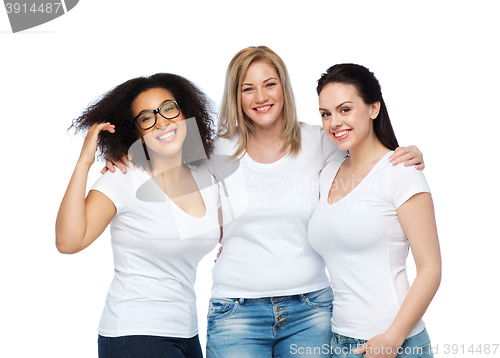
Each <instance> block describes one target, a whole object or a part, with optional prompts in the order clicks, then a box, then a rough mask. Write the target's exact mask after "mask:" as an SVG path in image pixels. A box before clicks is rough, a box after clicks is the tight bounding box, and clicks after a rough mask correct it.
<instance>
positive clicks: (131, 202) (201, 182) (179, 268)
mask: <svg viewBox="0 0 500 358" xmlns="http://www.w3.org/2000/svg"><path fill="white" fill-rule="evenodd" d="M191 172H192V174H193V177H194V179H195V181H196V184H197V185H198V188H199V189H200V193H201V196H202V198H203V201H204V203H205V208H206V214H205V216H203V217H202V218H195V217H193V216H190V215H188V214H187V213H186V212H184V211H183V210H181V209H180V208H179V207H177V205H175V203H174V202H172V201H171V200H170V199H169V198H168V197H167V196H166V195H165V194H164V193H163V191H162V190H161V189H160V188H158V187H157V186H156V184H155V183H154V182H153V181H152V179H151V177H150V176H149V175H148V174H147V172H145V171H144V170H143V169H140V168H137V169H136V170H135V171H134V170H128V171H127V173H126V174H123V173H121V172H120V171H116V173H114V174H113V173H110V172H108V173H106V174H104V175H103V176H101V177H100V178H99V179H98V180H97V182H96V183H95V184H94V186H93V187H92V190H98V191H100V192H102V193H103V194H104V195H106V196H107V197H108V198H109V199H110V200H111V201H112V202H113V203H114V205H115V207H116V210H117V213H116V215H115V217H114V218H113V219H112V220H111V223H110V232H111V244H112V249H113V257H114V264H115V274H114V278H113V281H112V282H111V285H110V287H109V291H108V296H107V298H106V304H105V307H104V311H103V314H102V317H101V322H100V324H99V334H100V335H103V336H107V337H117V336H126V335H152V336H167V337H181V338H191V337H193V336H195V335H196V334H197V333H198V319H197V315H196V302H195V301H196V296H195V291H194V287H193V285H194V282H195V279H196V267H197V265H198V262H199V261H200V260H201V258H202V257H203V256H205V255H206V254H207V253H209V252H210V251H211V250H212V249H213V248H214V247H215V245H216V244H217V241H218V238H219V235H220V231H219V224H218V216H217V209H218V207H219V195H218V186H217V185H216V184H213V185H212V183H213V177H212V175H211V174H210V173H209V172H208V171H207V170H206V169H203V168H201V167H200V168H198V169H193V170H191Z"/></svg>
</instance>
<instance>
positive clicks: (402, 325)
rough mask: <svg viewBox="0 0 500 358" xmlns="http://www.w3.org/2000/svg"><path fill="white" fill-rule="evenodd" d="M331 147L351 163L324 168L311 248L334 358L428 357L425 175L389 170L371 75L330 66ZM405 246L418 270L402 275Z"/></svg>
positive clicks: (326, 98)
mask: <svg viewBox="0 0 500 358" xmlns="http://www.w3.org/2000/svg"><path fill="white" fill-rule="evenodd" d="M317 92H318V95H319V111H320V114H321V117H322V119H323V129H324V130H325V132H326V133H327V136H328V138H330V140H331V141H333V142H334V143H335V144H336V145H337V147H338V148H339V149H340V150H342V151H347V152H348V153H349V155H348V156H347V157H346V158H345V159H342V160H336V161H335V160H334V161H331V162H330V163H328V164H327V165H326V167H325V168H324V169H323V171H322V172H321V176H320V200H319V203H318V205H317V206H316V210H315V212H314V214H313V215H312V217H311V221H310V223H309V227H308V236H309V242H310V244H311V246H312V247H313V249H314V250H315V251H317V252H318V253H319V254H320V255H321V256H322V257H323V259H324V260H325V263H326V265H327V269H328V272H329V277H330V282H331V285H332V289H333V291H334V294H335V300H334V303H333V310H332V321H331V325H332V333H333V337H332V343H331V351H332V352H333V355H334V357H358V356H359V355H362V354H364V356H365V357H369V358H373V357H391V358H392V357H396V356H397V357H417V356H418V357H425V358H428V357H432V349H431V346H430V340H429V336H428V334H427V330H426V328H425V324H424V322H423V321H422V319H421V318H422V316H423V314H424V312H425V310H426V309H427V307H428V306H429V304H430V302H431V300H432V298H433V297H434V295H435V293H436V291H437V289H438V287H439V284H440V281H441V256H440V250H439V242H438V236H437V229H436V222H435V218H434V208H433V203H432V198H431V195H430V189H429V186H428V185H427V182H426V180H425V177H424V175H423V173H422V172H421V171H418V170H415V169H413V168H411V167H404V166H393V165H391V164H390V162H388V161H387V158H388V157H389V156H390V155H392V154H393V153H394V152H393V151H394V149H395V148H396V147H397V146H398V142H397V140H396V136H395V135H394V131H393V129H392V125H391V122H390V120H389V114H388V113H387V108H386V106H385V103H384V100H383V98H382V93H381V90H380V85H379V82H378V80H377V79H376V78H375V76H374V74H373V73H372V72H370V71H369V70H368V69H367V68H365V67H363V66H360V65H355V64H340V65H335V66H333V67H331V68H329V69H328V70H327V72H326V73H325V74H323V75H322V76H321V78H320V79H319V81H318V87H317ZM410 245H411V248H412V253H413V257H414V259H415V264H416V267H417V277H416V279H415V281H414V282H413V284H412V285H411V288H410V284H409V282H408V277H407V274H406V256H407V253H408V249H409V246H410Z"/></svg>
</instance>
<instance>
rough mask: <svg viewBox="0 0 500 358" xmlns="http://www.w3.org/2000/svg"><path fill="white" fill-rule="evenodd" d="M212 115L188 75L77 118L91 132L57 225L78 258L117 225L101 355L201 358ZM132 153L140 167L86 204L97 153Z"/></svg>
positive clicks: (109, 177) (212, 206)
mask: <svg viewBox="0 0 500 358" xmlns="http://www.w3.org/2000/svg"><path fill="white" fill-rule="evenodd" d="M212 123H213V122H212V109H211V106H210V103H209V100H208V99H207V98H206V96H205V95H204V94H203V93H202V92H201V91H200V90H199V89H198V88H196V86H194V85H193V84H192V83H191V82H190V81H188V80H186V79H185V78H183V77H180V76H177V75H173V74H156V75H153V76H150V77H140V78H135V79H132V80H129V81H127V82H125V83H123V84H121V85H119V86H117V87H116V88H114V89H113V90H111V91H110V92H108V93H107V94H105V95H104V96H103V97H102V98H101V99H100V100H99V101H97V103H95V104H93V105H91V106H89V107H88V108H87V109H86V110H85V111H84V113H83V114H82V115H81V116H80V117H79V118H77V119H75V120H74V122H73V125H72V127H74V128H75V129H76V130H77V131H88V133H87V135H86V137H85V141H84V144H83V148H82V151H81V154H80V157H79V159H78V162H77V164H76V167H75V171H74V173H73V176H72V177H71V180H70V183H69V185H68V189H67V191H66V194H65V196H64V198H63V200H62V203H61V207H60V209H59V213H58V216H57V221H56V246H57V249H58V250H59V251H60V252H61V253H66V254H73V253H76V252H79V251H81V250H83V249H85V248H86V247H87V246H89V245H90V244H92V242H94V241H95V240H96V239H97V238H98V237H99V236H100V235H101V234H102V232H103V231H104V230H105V228H106V227H107V226H108V224H109V225H110V232H111V243H112V248H113V256H114V263H115V274H114V278H113V281H112V282H111V285H110V287H109V291H108V296H107V298H106V304H105V308H104V311H103V314H102V317H101V321H100V324H99V338H98V347H99V348H98V350H99V357H100V358H104V357H106V358H112V357H120V358H121V357H148V358H155V357H183V358H188V357H189V358H201V357H202V353H201V348H200V343H199V340H198V322H197V315H196V298H195V291H194V282H195V277H196V267H197V265H198V262H199V261H200V260H201V258H202V257H203V256H204V255H205V254H207V253H209V252H210V251H211V250H212V249H213V248H214V247H215V245H216V244H217V242H218V240H219V239H220V233H221V232H220V229H219V226H220V225H219V218H220V215H219V207H220V204H219V196H218V186H217V185H216V184H215V182H214V180H213V177H212V175H211V174H210V173H209V172H208V171H207V169H206V168H205V167H204V166H203V159H205V158H207V157H208V156H209V155H210V154H211V152H212V150H213V143H212V139H213V129H212ZM98 149H99V151H100V155H101V156H102V157H104V158H105V159H107V160H109V159H112V158H121V157H123V156H126V155H129V154H132V156H133V158H134V163H135V165H136V167H137V168H136V169H135V170H129V171H128V172H127V173H125V174H123V173H118V174H111V173H107V174H105V175H103V176H102V177H101V178H99V179H98V180H97V182H96V183H95V184H94V186H93V187H92V189H91V190H90V192H89V193H88V195H87V197H86V198H85V188H86V181H87V175H88V172H89V169H90V167H91V165H92V164H93V162H94V160H95V154H96V151H97V150H98Z"/></svg>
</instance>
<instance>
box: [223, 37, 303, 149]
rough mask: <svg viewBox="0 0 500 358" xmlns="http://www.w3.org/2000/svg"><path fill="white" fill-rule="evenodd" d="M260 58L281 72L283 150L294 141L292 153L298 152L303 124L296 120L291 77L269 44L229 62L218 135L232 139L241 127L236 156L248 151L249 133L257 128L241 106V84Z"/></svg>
mask: <svg viewBox="0 0 500 358" xmlns="http://www.w3.org/2000/svg"><path fill="white" fill-rule="evenodd" d="M258 61H262V62H265V63H267V64H269V65H271V66H273V67H274V69H275V70H276V72H277V73H278V76H279V79H280V81H281V87H282V88H283V98H284V104H283V126H282V137H283V138H284V140H285V143H284V144H283V150H284V149H286V148H287V147H288V146H289V145H290V144H291V149H290V154H291V155H297V154H298V153H299V151H300V148H301V135H300V123H299V121H298V120H297V111H296V109H295V100H294V97H293V92H292V86H291V83H290V76H289V75H288V71H287V69H286V66H285V63H284V62H283V60H282V59H281V58H280V57H279V56H278V55H277V54H276V53H275V52H274V51H273V50H271V49H270V48H269V47H266V46H257V47H254V46H251V47H247V48H245V49H243V50H241V51H240V52H238V53H237V54H236V55H235V56H234V57H233V59H232V60H231V62H230V63H229V66H228V68H227V72H226V83H225V86H224V95H223V98H222V106H221V111H220V116H219V122H218V125H217V134H218V135H219V136H220V137H223V138H232V137H233V136H234V134H235V133H236V128H237V127H238V132H239V139H238V147H237V149H236V152H235V153H234V154H233V155H234V156H239V155H241V154H244V152H246V150H247V148H248V143H249V140H250V134H251V133H255V130H254V127H253V123H252V120H251V119H250V118H249V117H248V116H247V115H246V114H245V112H243V109H242V106H241V84H242V83H243V79H244V78H245V75H246V72H247V70H248V67H249V66H250V65H251V64H252V63H254V62H258Z"/></svg>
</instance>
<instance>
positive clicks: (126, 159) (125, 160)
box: [122, 154, 135, 170]
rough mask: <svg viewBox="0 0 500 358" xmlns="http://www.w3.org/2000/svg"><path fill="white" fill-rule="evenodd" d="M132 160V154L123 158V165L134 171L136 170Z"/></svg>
mask: <svg viewBox="0 0 500 358" xmlns="http://www.w3.org/2000/svg"><path fill="white" fill-rule="evenodd" d="M131 160H132V156H131V155H130V154H129V155H127V156H124V157H123V158H122V162H123V164H125V166H127V167H129V168H130V169H132V170H135V166H134V163H132V162H131Z"/></svg>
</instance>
